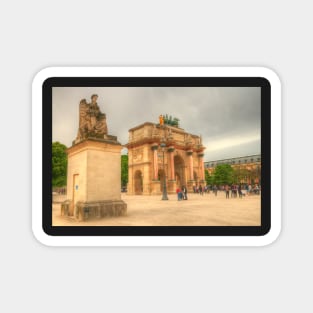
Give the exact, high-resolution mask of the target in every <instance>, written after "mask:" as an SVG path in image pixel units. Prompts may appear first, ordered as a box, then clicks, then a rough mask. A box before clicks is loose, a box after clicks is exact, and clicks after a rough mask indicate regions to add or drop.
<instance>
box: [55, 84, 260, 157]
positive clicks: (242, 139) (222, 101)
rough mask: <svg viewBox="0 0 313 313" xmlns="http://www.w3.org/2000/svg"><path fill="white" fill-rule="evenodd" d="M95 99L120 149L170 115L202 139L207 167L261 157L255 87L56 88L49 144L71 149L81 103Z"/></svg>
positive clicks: (257, 99) (258, 99) (257, 88)
mask: <svg viewBox="0 0 313 313" xmlns="http://www.w3.org/2000/svg"><path fill="white" fill-rule="evenodd" d="M94 93H96V94H98V96H99V98H98V105H99V107H100V109H101V111H102V112H103V113H105V114H106V116H107V125H108V131H109V134H110V135H115V136H117V137H118V141H119V142H120V143H121V144H126V143H127V141H128V130H129V129H130V128H133V127H135V126H137V125H140V124H142V123H144V122H154V123H158V117H159V115H160V114H168V115H172V117H177V118H179V119H180V127H181V128H183V129H184V130H185V131H186V132H189V133H191V134H195V135H201V136H202V142H203V144H204V146H205V147H206V150H205V157H204V160H205V161H213V160H219V159H224V158H231V157H238V156H246V155H251V154H259V153H261V143H260V142H261V89H260V88H259V87H83V88H82V87H77V88H76V87H54V88H53V115H52V118H53V122H52V133H53V141H59V142H61V143H63V144H65V145H66V146H68V147H69V146H71V143H72V141H73V140H74V139H75V138H76V135H77V130H78V123H79V119H78V115H79V102H80V100H81V99H84V98H85V99H86V100H87V102H90V96H91V95H92V94H94Z"/></svg>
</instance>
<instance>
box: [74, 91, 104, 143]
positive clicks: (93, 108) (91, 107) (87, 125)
mask: <svg viewBox="0 0 313 313" xmlns="http://www.w3.org/2000/svg"><path fill="white" fill-rule="evenodd" d="M97 99H98V95H95V94H94V95H92V96H91V103H87V101H86V99H82V100H81V101H80V104H79V129H78V134H77V138H76V141H81V140H83V139H86V138H88V137H95V138H104V135H107V133H108V128H107V123H106V115H105V114H104V113H102V112H101V111H100V108H99V106H98V103H97Z"/></svg>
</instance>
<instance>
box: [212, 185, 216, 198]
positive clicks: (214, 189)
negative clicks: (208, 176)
mask: <svg viewBox="0 0 313 313" xmlns="http://www.w3.org/2000/svg"><path fill="white" fill-rule="evenodd" d="M213 192H214V194H215V196H217V187H216V185H214V186H213Z"/></svg>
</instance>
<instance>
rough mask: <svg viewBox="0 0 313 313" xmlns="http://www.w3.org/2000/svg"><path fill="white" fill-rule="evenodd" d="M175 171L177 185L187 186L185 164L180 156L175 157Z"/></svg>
mask: <svg viewBox="0 0 313 313" xmlns="http://www.w3.org/2000/svg"><path fill="white" fill-rule="evenodd" d="M174 169H175V170H174V171H175V179H176V185H177V186H179V187H181V186H183V185H186V177H185V162H184V159H183V158H182V157H181V156H180V155H175V156H174Z"/></svg>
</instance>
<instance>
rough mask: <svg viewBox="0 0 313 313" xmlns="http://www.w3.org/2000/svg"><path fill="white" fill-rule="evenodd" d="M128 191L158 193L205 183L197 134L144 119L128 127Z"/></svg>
mask: <svg viewBox="0 0 313 313" xmlns="http://www.w3.org/2000/svg"><path fill="white" fill-rule="evenodd" d="M126 147H127V148H128V186H127V192H128V194H131V195H135V194H142V195H155V194H161V193H162V190H163V187H164V186H163V185H164V182H165V183H166V188H167V192H168V193H169V194H171V193H175V192H176V189H177V187H182V186H186V187H187V189H188V191H189V192H190V191H192V190H193V186H194V185H200V184H202V185H203V184H204V163H203V155H204V153H203V151H204V149H205V147H204V146H203V145H202V140H201V137H200V136H197V135H193V134H190V133H187V132H186V131H185V130H184V129H182V128H180V127H179V126H178V123H171V124H166V123H164V120H163V119H162V117H161V118H160V120H159V123H151V122H146V123H144V124H141V125H139V126H136V127H134V128H131V129H130V130H129V142H128V144H127V145H126Z"/></svg>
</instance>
